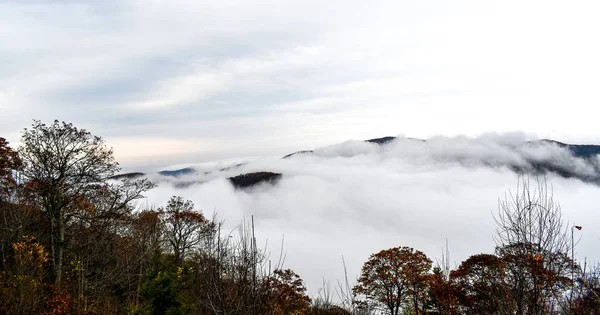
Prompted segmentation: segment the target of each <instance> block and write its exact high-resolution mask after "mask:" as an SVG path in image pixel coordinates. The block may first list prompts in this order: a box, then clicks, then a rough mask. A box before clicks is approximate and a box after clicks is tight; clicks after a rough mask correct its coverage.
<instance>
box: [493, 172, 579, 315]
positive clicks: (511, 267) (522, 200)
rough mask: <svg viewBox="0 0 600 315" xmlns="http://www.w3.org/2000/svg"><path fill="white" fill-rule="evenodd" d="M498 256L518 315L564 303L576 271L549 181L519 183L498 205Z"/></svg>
mask: <svg viewBox="0 0 600 315" xmlns="http://www.w3.org/2000/svg"><path fill="white" fill-rule="evenodd" d="M494 218H495V220H496V223H497V234H496V238H495V240H496V244H497V249H496V254H497V255H498V256H499V257H501V258H502V259H503V261H504V263H505V267H506V272H507V274H508V276H509V280H508V281H509V282H510V284H511V285H512V288H511V295H510V296H511V299H512V300H513V302H514V305H515V307H516V310H515V312H516V314H543V313H545V312H547V311H548V310H550V309H553V308H554V307H555V306H556V304H557V299H560V298H561V295H562V293H563V292H564V289H565V287H566V284H568V282H569V281H570V279H569V277H570V276H571V273H572V272H573V268H574V267H575V264H574V262H572V261H571V260H570V259H569V251H570V250H571V246H572V239H571V238H569V233H568V232H569V228H568V227H567V226H566V225H565V224H564V222H563V220H562V213H561V209H560V205H559V204H558V203H557V202H556V201H555V200H554V198H553V195H552V190H551V189H549V188H548V184H547V182H546V180H545V178H542V177H536V178H535V179H534V181H533V183H532V182H531V181H530V180H529V178H527V177H520V178H519V181H518V184H517V190H516V191H515V193H512V192H509V193H508V194H507V195H506V196H505V198H504V199H503V200H500V201H499V207H498V213H497V215H495V217H494Z"/></svg>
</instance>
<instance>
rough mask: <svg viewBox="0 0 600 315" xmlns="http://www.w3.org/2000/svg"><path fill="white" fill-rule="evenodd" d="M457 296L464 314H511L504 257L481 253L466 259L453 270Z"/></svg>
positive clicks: (451, 276) (452, 275)
mask: <svg viewBox="0 0 600 315" xmlns="http://www.w3.org/2000/svg"><path fill="white" fill-rule="evenodd" d="M450 279H451V283H452V285H453V286H454V288H455V296H456V299H457V304H458V306H459V307H460V311H461V313H463V314H510V313H511V312H510V311H507V310H510V307H509V306H507V300H509V295H510V291H509V290H508V285H507V283H506V273H505V267H504V262H503V260H502V259H501V258H500V257H498V256H496V255H491V254H478V255H473V256H471V257H469V258H468V259H467V260H465V261H463V262H462V263H461V264H460V266H459V267H458V269H457V270H453V271H452V272H451V273H450Z"/></svg>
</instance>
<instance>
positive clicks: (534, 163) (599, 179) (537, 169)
mask: <svg viewBox="0 0 600 315" xmlns="http://www.w3.org/2000/svg"><path fill="white" fill-rule="evenodd" d="M396 139H397V138H396V137H391V136H387V137H382V138H374V139H369V140H365V142H368V143H375V144H379V145H382V146H384V145H389V144H390V143H392V142H393V141H395V140H396ZM407 139H411V140H416V141H419V142H423V143H427V141H426V140H422V139H414V138H407ZM524 146H527V147H529V148H535V147H537V146H539V147H542V146H550V147H552V146H556V147H558V148H561V149H567V150H568V151H569V153H570V155H571V156H572V157H574V158H578V159H581V160H583V162H584V165H585V167H587V170H588V171H586V172H584V171H581V170H578V169H577V168H576V167H575V166H574V165H570V164H568V163H566V164H565V161H564V160H557V159H552V158H550V159H539V158H537V157H535V156H529V155H523V156H521V158H522V159H524V160H525V162H526V164H514V165H513V164H511V163H507V162H504V163H503V162H498V161H496V160H494V159H489V160H481V161H479V163H480V165H482V166H486V167H507V168H509V169H510V170H512V171H513V172H515V173H519V174H526V173H532V174H546V173H554V174H556V175H558V176H561V177H564V178H576V179H579V180H581V181H584V182H588V183H594V184H597V185H600V167H599V166H598V165H600V163H599V162H600V159H599V160H594V159H595V158H597V157H598V155H600V145H581V144H567V143H563V142H559V141H555V140H550V139H541V140H535V141H528V142H525V143H523V144H521V145H518V146H516V147H512V148H513V149H514V150H515V152H520V151H519V150H522V149H524V148H525V147H524ZM310 154H315V151H314V150H303V151H298V152H294V153H291V154H288V155H286V156H284V157H283V158H282V159H290V158H294V157H296V156H298V155H310ZM455 159H456V160H455V161H456V162H458V163H461V164H463V163H465V165H468V164H469V162H470V160H469V156H468V155H467V156H466V157H455ZM244 165H245V164H244V163H240V164H236V165H233V166H230V167H224V168H221V169H218V170H215V171H207V172H203V173H200V172H198V171H197V170H196V169H194V168H193V167H186V168H182V169H176V170H163V171H160V172H158V175H160V176H164V177H172V178H179V177H182V176H186V175H193V174H203V175H205V176H206V175H214V174H215V173H219V172H225V171H231V170H232V169H236V168H241V167H243V166H244ZM579 167H581V165H580V166H579ZM589 169H592V170H593V171H589ZM143 176H147V174H144V173H139V172H135V173H125V174H119V175H115V176H113V177H112V179H115V180H120V179H133V178H139V177H143ZM282 176H283V175H282V174H280V173H274V172H268V171H265V172H252V173H245V174H244V173H242V174H240V175H237V176H233V177H229V178H227V179H228V180H229V182H231V184H232V185H233V186H234V187H235V188H242V189H243V188H248V187H252V186H254V185H257V184H260V183H271V184H275V183H276V182H277V181H278V180H279V179H280V178H282ZM198 183H202V181H200V180H191V181H185V180H183V181H181V180H178V181H177V182H175V186H176V187H188V186H189V185H192V184H198Z"/></svg>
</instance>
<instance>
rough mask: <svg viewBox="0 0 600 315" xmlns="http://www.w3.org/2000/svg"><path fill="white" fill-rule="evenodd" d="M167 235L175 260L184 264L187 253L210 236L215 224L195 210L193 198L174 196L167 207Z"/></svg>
mask: <svg viewBox="0 0 600 315" xmlns="http://www.w3.org/2000/svg"><path fill="white" fill-rule="evenodd" d="M164 214H165V236H166V239H167V241H168V243H169V245H170V246H171V249H172V250H173V254H174V255H175V262H176V263H177V264H182V263H183V260H184V258H185V255H186V253H188V252H189V251H190V250H191V249H192V248H194V247H195V246H197V245H199V244H200V242H201V241H202V239H203V238H204V237H206V236H208V235H209V234H210V232H211V230H212V227H213V226H214V224H212V222H209V221H208V220H207V219H206V218H205V217H204V215H203V214H202V213H200V212H198V211H196V210H194V203H192V201H191V200H185V201H184V200H183V198H182V197H178V196H173V197H171V199H170V200H169V202H168V203H167V207H166V209H165V213H164Z"/></svg>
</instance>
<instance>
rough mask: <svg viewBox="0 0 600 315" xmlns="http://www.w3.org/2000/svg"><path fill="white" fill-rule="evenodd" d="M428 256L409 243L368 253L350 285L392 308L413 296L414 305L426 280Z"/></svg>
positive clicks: (367, 297) (428, 268)
mask: <svg viewBox="0 0 600 315" xmlns="http://www.w3.org/2000/svg"><path fill="white" fill-rule="evenodd" d="M430 269H431V260H430V259H429V258H427V256H426V255H425V254H424V253H423V252H421V251H418V250H417V251H415V250H414V249H412V248H410V247H394V248H390V249H387V250H382V251H380V252H379V253H376V254H373V255H371V257H370V258H369V260H368V261H367V262H365V264H364V265H363V267H362V271H361V275H360V277H359V279H358V284H357V285H356V286H355V287H354V288H353V291H354V292H355V293H357V294H362V295H364V296H365V297H366V299H367V300H371V301H375V302H377V303H379V304H382V305H384V306H385V307H387V308H388V309H389V310H390V311H391V312H395V311H397V310H398V309H400V308H401V307H402V305H404V304H406V303H407V302H408V301H409V300H412V302H413V305H415V306H416V307H417V308H418V307H419V304H420V302H421V299H422V296H421V295H422V292H423V289H424V287H425V286H426V283H427V273H428V272H429V270H430Z"/></svg>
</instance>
